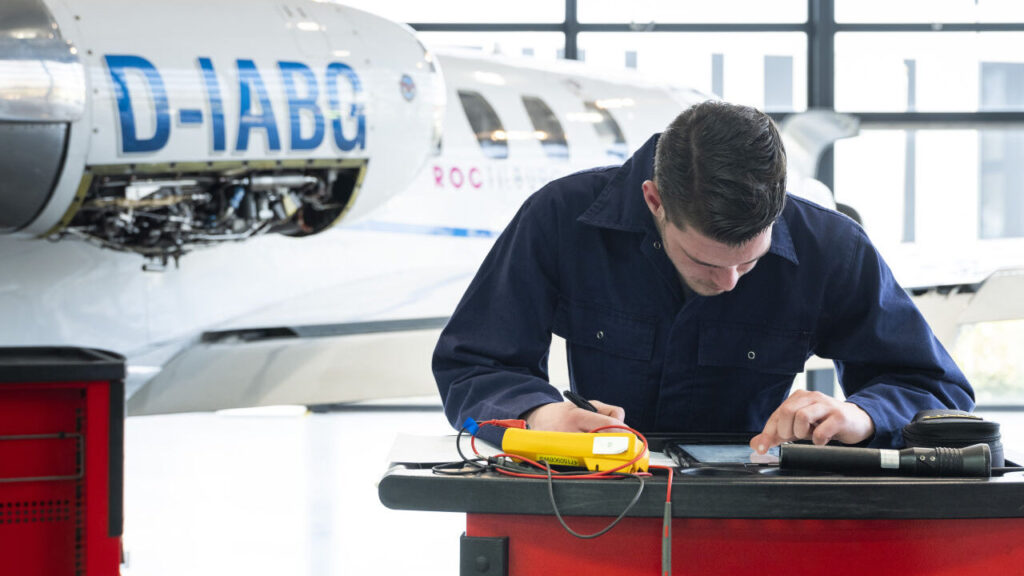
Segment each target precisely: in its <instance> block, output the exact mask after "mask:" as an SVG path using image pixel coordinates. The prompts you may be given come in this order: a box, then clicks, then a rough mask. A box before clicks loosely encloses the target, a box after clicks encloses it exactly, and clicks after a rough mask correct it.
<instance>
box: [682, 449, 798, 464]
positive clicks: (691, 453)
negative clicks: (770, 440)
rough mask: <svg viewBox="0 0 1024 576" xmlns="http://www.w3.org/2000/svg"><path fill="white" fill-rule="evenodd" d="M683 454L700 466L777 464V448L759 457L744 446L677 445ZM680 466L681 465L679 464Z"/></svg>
mask: <svg viewBox="0 0 1024 576" xmlns="http://www.w3.org/2000/svg"><path fill="white" fill-rule="evenodd" d="M676 446H677V447H678V448H679V449H680V450H681V451H682V452H685V453H686V455H687V456H688V457H689V459H691V460H693V462H691V464H692V463H700V464H751V463H754V464H777V463H778V462H779V447H778V446H774V447H772V448H770V449H768V453H767V454H764V455H761V454H758V453H756V452H754V451H753V450H751V449H750V446H747V445H746V444H677V445H676ZM680 464H682V463H680Z"/></svg>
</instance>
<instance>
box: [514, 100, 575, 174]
mask: <svg viewBox="0 0 1024 576" xmlns="http://www.w3.org/2000/svg"><path fill="white" fill-rule="evenodd" d="M523 106H525V107H526V113H527V114H529V115H530V122H532V123H533V134H534V136H536V137H537V139H538V140H540V143H541V145H542V146H543V147H544V153H545V154H547V155H548V157H549V158H564V159H568V158H569V143H568V142H566V140H565V130H563V129H562V123H561V122H559V121H558V117H557V116H555V113H554V112H553V111H552V110H551V108H550V107H549V106H548V105H547V104H545V103H544V101H543V100H541V99H540V98H537V97H536V96H523Z"/></svg>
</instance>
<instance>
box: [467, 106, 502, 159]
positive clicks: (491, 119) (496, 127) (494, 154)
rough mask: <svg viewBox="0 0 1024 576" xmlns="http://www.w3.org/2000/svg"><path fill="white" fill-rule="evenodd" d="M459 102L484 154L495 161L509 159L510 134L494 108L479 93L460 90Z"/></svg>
mask: <svg viewBox="0 0 1024 576" xmlns="http://www.w3.org/2000/svg"><path fill="white" fill-rule="evenodd" d="M459 100H461V101H462V110H463V111H464V112H465V113H466V119H467V120H469V125H470V126H471V127H472V128H473V132H474V133H475V134H476V141H477V142H479V143H480V149H481V150H483V152H484V154H485V155H487V156H488V157H490V158H495V159H500V158H508V133H507V132H505V127H504V126H503V125H502V124H501V118H498V113H497V112H495V111H494V108H493V107H491V105H490V104H489V103H488V102H487V100H485V99H484V97H483V96H481V95H480V93H479V92H471V91H468V90H459Z"/></svg>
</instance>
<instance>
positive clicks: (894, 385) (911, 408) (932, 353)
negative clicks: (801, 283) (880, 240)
mask: <svg viewBox="0 0 1024 576" xmlns="http://www.w3.org/2000/svg"><path fill="white" fill-rule="evenodd" d="M844 251H847V252H848V254H838V255H837V256H838V257H839V260H837V262H840V263H841V264H840V267H839V269H840V270H842V269H843V268H844V267H845V272H843V273H839V274H835V275H833V277H832V278H831V279H830V280H829V281H828V282H829V283H831V284H832V285H831V286H829V287H828V288H829V290H828V292H829V294H830V295H829V296H828V297H827V300H826V301H827V302H828V305H827V306H826V307H825V316H824V322H823V324H824V326H825V327H824V328H823V329H822V330H821V332H820V333H821V334H822V335H823V337H822V338H821V341H820V342H819V345H818V347H817V350H816V352H817V353H818V355H820V356H822V357H825V358H831V359H833V360H834V361H835V365H836V372H837V375H838V376H839V381H840V382H841V384H842V386H843V390H844V391H845V393H846V396H847V400H848V401H849V402H852V403H854V404H856V405H858V406H860V407H861V408H862V409H863V410H864V411H865V412H867V413H868V415H869V416H871V419H872V420H873V421H874V424H875V436H874V438H873V439H872V440H871V445H872V446H880V447H888V446H900V445H902V444H903V438H902V428H903V426H904V425H906V424H907V422H909V421H910V419H911V418H913V416H914V414H916V413H917V412H918V411H920V410H925V409H943V408H944V409H959V410H967V411H970V410H972V409H973V408H974V391H973V390H972V388H971V386H970V384H968V382H967V379H966V378H965V377H964V375H963V373H962V372H961V371H960V369H959V368H958V367H957V366H956V363H955V362H954V361H953V359H952V358H951V357H950V355H949V353H948V352H947V351H946V349H945V348H944V347H943V346H942V344H941V343H940V342H939V341H938V339H937V338H936V337H935V335H934V334H933V333H932V330H931V328H930V327H929V326H928V323H927V322H926V321H925V319H924V317H923V316H922V315H921V313H920V311H918V309H917V306H915V305H914V303H913V302H912V301H911V299H910V297H909V296H908V295H907V293H906V292H905V291H904V290H903V288H902V287H900V285H899V284H898V283H897V282H896V280H895V278H894V277H893V274H892V271H891V270H890V269H889V267H888V265H887V264H886V263H885V261H884V260H883V259H882V257H881V255H880V254H879V253H878V251H877V250H876V249H875V247H874V246H873V245H872V244H871V242H870V241H869V240H868V238H867V236H866V235H865V234H864V232H863V230H860V229H858V234H857V235H855V237H854V238H853V241H852V242H851V243H850V245H849V248H848V250H844Z"/></svg>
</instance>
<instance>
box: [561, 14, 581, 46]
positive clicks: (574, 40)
mask: <svg viewBox="0 0 1024 576" xmlns="http://www.w3.org/2000/svg"><path fill="white" fill-rule="evenodd" d="M562 31H563V33H564V34H565V59H566V60H576V59H578V58H579V35H580V19H579V16H578V13H577V5H576V0H565V21H564V22H562Z"/></svg>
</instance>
